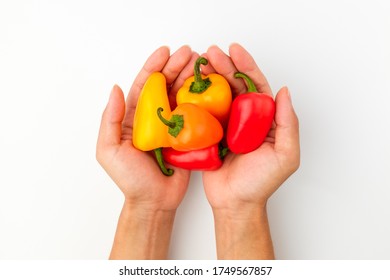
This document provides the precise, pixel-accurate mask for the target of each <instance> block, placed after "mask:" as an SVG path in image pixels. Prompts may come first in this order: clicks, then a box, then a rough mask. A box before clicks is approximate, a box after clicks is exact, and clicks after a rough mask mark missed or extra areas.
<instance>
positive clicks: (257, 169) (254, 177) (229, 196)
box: [203, 142, 281, 208]
mask: <svg viewBox="0 0 390 280" xmlns="http://www.w3.org/2000/svg"><path fill="white" fill-rule="evenodd" d="M246 174H250V175H246ZM276 174H277V175H276ZM280 174H281V172H280V164H279V159H278V155H277V153H276V152H275V150H274V144H273V143H271V142H265V143H263V145H262V146H261V147H260V148H258V149H257V150H255V151H253V152H251V153H248V154H242V155H235V154H228V155H227V157H226V158H225V162H224V164H223V166H222V167H221V168H220V169H219V170H217V171H212V172H204V174H203V182H204V186H205V192H206V195H207V198H208V200H209V202H210V204H211V206H212V207H214V208H226V207H229V206H232V204H236V203H241V202H242V203H243V202H245V203H247V202H253V203H261V202H265V201H266V199H267V198H268V197H269V196H270V195H271V194H272V193H273V192H274V190H275V181H279V180H280V178H278V177H279V176H280Z"/></svg>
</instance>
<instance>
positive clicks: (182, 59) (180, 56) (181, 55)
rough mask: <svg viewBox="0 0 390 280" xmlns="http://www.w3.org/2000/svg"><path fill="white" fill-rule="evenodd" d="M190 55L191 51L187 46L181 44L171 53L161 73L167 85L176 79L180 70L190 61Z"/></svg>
mask: <svg viewBox="0 0 390 280" xmlns="http://www.w3.org/2000/svg"><path fill="white" fill-rule="evenodd" d="M191 57H192V51H191V48H190V47H189V46H183V47H181V48H179V49H178V50H177V51H176V52H175V53H174V54H172V55H171V57H170V58H169V60H168V62H167V64H166V65H165V66H164V68H163V70H162V73H163V74H164V75H165V78H166V79H167V84H168V85H171V84H172V83H173V82H174V81H175V80H176V79H177V77H178V76H179V74H180V72H181V71H182V70H183V68H184V67H185V66H186V65H187V64H188V62H189V61H190V59H191Z"/></svg>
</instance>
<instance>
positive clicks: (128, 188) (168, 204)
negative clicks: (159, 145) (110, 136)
mask: <svg viewBox="0 0 390 280" xmlns="http://www.w3.org/2000/svg"><path fill="white" fill-rule="evenodd" d="M110 166H112V167H113V168H112V170H111V176H112V178H113V179H114V181H115V182H116V183H117V185H118V186H119V188H120V189H121V191H122V192H123V194H124V196H125V198H126V200H127V201H129V202H134V203H138V204H144V205H149V206H150V207H155V208H159V209H164V210H173V209H176V208H177V207H178V205H179V204H180V202H181V200H182V199H183V197H184V194H185V192H186V189H187V185H188V181H189V172H188V171H186V170H182V169H177V168H176V169H175V176H171V177H167V176H165V175H163V174H162V172H161V170H160V169H159V167H158V165H157V162H156V159H155V158H154V155H153V152H151V153H146V152H142V151H139V150H137V149H136V148H134V146H133V144H132V140H131V139H127V140H122V143H121V145H120V147H119V148H118V151H117V153H116V154H115V156H114V157H113V159H112V163H111V164H110Z"/></svg>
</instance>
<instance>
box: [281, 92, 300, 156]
mask: <svg viewBox="0 0 390 280" xmlns="http://www.w3.org/2000/svg"><path fill="white" fill-rule="evenodd" d="M275 103H276V113H275V123H276V130H275V151H276V152H277V153H280V154H282V155H284V156H285V157H287V158H288V159H289V160H292V161H293V162H298V163H299V154H300V148H299V122H298V117H297V115H296V113H295V111H294V108H293V105H292V102H291V96H290V91H289V90H288V88H287V87H283V88H282V89H280V90H279V92H278V93H277V95H276V98H275Z"/></svg>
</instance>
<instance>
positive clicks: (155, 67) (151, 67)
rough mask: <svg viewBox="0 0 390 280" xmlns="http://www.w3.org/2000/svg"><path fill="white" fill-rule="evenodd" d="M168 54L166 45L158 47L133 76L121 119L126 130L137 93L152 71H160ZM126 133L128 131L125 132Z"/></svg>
mask: <svg viewBox="0 0 390 280" xmlns="http://www.w3.org/2000/svg"><path fill="white" fill-rule="evenodd" d="M169 54H170V51H169V48H168V47H165V46H163V47H160V48H158V49H157V50H156V51H154V53H152V54H151V55H150V56H149V58H148V59H147V60H146V62H145V64H144V66H143V67H142V69H141V71H140V72H139V73H138V75H137V77H136V78H135V80H134V82H133V85H132V86H131V88H130V91H129V94H128V95H127V99H126V115H125V118H124V121H123V127H124V128H126V131H127V130H129V131H131V129H132V127H133V118H134V113H135V107H136V106H137V102H138V97H139V94H140V92H141V90H142V88H143V86H144V84H145V82H146V80H147V79H148V78H149V76H150V75H151V74H152V73H154V72H161V71H162V69H163V68H164V66H165V64H166V63H167V61H168V59H169ZM126 134H128V133H127V132H126Z"/></svg>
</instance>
